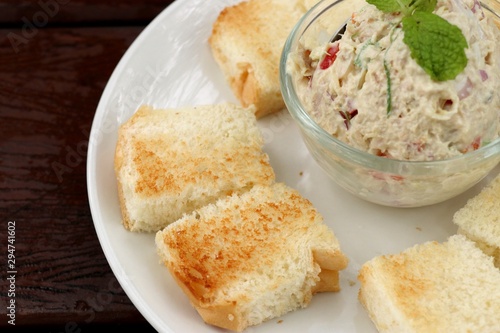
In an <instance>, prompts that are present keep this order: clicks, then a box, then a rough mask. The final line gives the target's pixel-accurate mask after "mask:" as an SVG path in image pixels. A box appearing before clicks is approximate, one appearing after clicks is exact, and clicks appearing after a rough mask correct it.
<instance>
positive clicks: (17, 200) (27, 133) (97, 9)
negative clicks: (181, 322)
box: [0, 0, 172, 333]
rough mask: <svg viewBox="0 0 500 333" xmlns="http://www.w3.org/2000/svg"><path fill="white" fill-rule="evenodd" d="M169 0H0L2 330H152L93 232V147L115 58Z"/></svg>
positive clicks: (0, 325) (0, 327) (0, 312)
mask: <svg viewBox="0 0 500 333" xmlns="http://www.w3.org/2000/svg"><path fill="white" fill-rule="evenodd" d="M171 2H172V1H168V0H146V1H135V0H114V1H111V0H108V1H101V0H0V189H1V190H0V212H1V214H0V223H1V227H0V246H1V256H2V258H3V259H2V260H1V263H2V265H0V267H1V269H0V271H1V272H2V274H1V276H2V278H1V282H0V295H1V299H0V314H1V316H0V331H2V332H3V331H6V330H9V329H13V330H14V331H33V332H54V333H55V332H74V333H76V332H99V331H109V330H110V329H112V328H132V329H137V330H138V331H139V332H149V331H154V330H153V329H152V327H151V326H150V325H149V324H148V323H147V321H146V320H145V319H144V318H143V317H142V315H141V314H140V313H139V312H138V311H137V309H136V308H135V307H134V305H133V304H132V303H131V301H130V300H129V298H128V297H127V296H126V294H125V293H124V291H123V290H122V288H121V287H120V285H119V284H118V282H117V280H116V278H115V277H114V275H113V273H112V271H111V269H110V267H109V265H108V262H107V261H106V258H105V256H104V254H103V251H102V249H101V246H100V244H99V241H98V239H97V235H96V232H95V229H94V225H93V222H92V217H91V214H90V208H89V204H88V197H87V188H86V151H87V143H88V138H89V132H90V128H91V124H92V120H93V117H94V112H95V110H96V107H97V103H98V101H99V99H100V97H101V94H102V91H103V89H104V87H105V85H106V83H107V81H108V79H109V77H110V75H111V73H112V71H113V69H114V68H115V66H116V64H117V63H118V61H119V60H120V58H121V57H122V55H123V53H124V52H125V51H126V49H127V48H128V46H129V45H130V44H131V43H132V42H133V40H134V39H135V38H136V37H137V36H138V34H139V33H140V32H141V31H142V30H143V29H144V28H145V26H146V25H147V24H148V23H149V22H150V21H151V20H152V19H153V18H154V17H155V16H156V15H157V14H159V13H160V12H161V11H162V10H163V9H165V8H166V7H167V6H168V5H169V4H170V3H171ZM8 245H10V246H8ZM9 255H10V258H9ZM9 260H15V263H14V261H9ZM9 264H10V265H12V266H10V267H9ZM12 301H14V303H13V304H14V306H13V305H12V303H11V302H12ZM9 315H10V316H9ZM13 319H14V322H13V321H12V320H13ZM9 322H10V323H9ZM12 323H15V326H14V325H12Z"/></svg>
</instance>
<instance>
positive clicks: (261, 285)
mask: <svg viewBox="0 0 500 333" xmlns="http://www.w3.org/2000/svg"><path fill="white" fill-rule="evenodd" d="M156 245H157V249H158V254H159V256H160V257H161V261H162V262H163V263H164V264H165V265H166V266H167V267H168V269H169V271H170V273H171V274H172V276H173V277H174V278H175V280H176V281H177V283H178V284H179V286H180V287H181V288H182V290H183V291H184V292H185V293H186V294H187V296H188V297H189V299H190V301H191V304H192V305H193V306H194V307H195V308H196V310H197V311H198V313H199V314H200V315H201V317H202V318H203V320H204V321H205V322H207V323H209V324H212V325H215V326H219V327H223V328H227V329H230V330H234V331H242V330H243V329H245V328H246V327H248V326H252V325H257V324H260V323H262V322H264V321H266V320H268V319H271V318H275V317H278V316H281V315H283V314H285V313H287V312H289V311H293V310H296V309H299V308H302V307H305V306H307V305H308V304H309V302H310V301H311V298H312V295H313V294H314V293H316V292H321V291H338V290H339V289H340V287H339V272H338V271H339V270H342V269H344V268H345V267H346V266H347V262H348V260H347V258H346V256H345V255H344V254H343V252H342V251H341V249H340V246H339V243H338V240H337V239H336V237H335V235H334V233H333V232H332V231H331V230H330V229H329V228H328V227H327V225H326V224H325V223H324V222H323V218H322V216H321V215H320V214H319V213H318V211H317V210H316V209H315V208H314V207H313V205H312V204H311V202H309V201H308V200H306V199H305V198H304V197H302V196H301V195H300V194H299V193H298V192H297V191H296V190H293V189H291V188H289V187H287V186H286V185H284V184H282V183H275V184H273V185H271V186H261V185H256V186H255V187H253V188H252V189H251V190H250V191H248V192H246V193H244V194H242V195H240V196H238V195H233V196H231V197H227V198H225V199H221V200H219V201H218V202H217V203H216V204H212V205H208V206H205V207H203V208H201V209H199V210H197V211H196V212H193V213H192V214H190V215H187V216H185V217H183V218H181V219H180V220H178V221H176V222H175V223H173V224H171V225H169V226H168V227H166V228H165V229H164V230H162V231H159V232H158V233H157V234H156Z"/></svg>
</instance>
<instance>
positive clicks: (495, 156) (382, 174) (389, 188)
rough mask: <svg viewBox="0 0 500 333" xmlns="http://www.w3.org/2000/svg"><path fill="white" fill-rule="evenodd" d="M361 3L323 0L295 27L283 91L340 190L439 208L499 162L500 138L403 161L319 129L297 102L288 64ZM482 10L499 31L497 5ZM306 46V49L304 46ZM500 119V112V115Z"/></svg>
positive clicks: (310, 144) (378, 199) (317, 156)
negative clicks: (450, 153)
mask: <svg viewBox="0 0 500 333" xmlns="http://www.w3.org/2000/svg"><path fill="white" fill-rule="evenodd" d="M363 4H364V1H362V0H337V1H332V0H323V1H320V2H319V3H318V4H317V5H316V6H314V7H312V8H311V9H310V10H309V11H308V12H307V13H306V14H305V15H304V16H303V17H302V18H301V20H300V21H299V22H298V23H297V24H296V25H295V27H294V28H293V30H292V31H291V33H290V35H289V37H288V39H287V40H286V43H285V45H284V49H283V53H282V57H281V61H280V84H281V92H282V95H283V98H284V101H285V104H286V107H287V109H288V111H289V112H290V114H291V115H292V118H293V119H294V121H295V123H296V124H297V125H298V127H299V129H300V132H301V135H302V138H303V140H304V142H305V145H306V147H307V149H308V150H309V152H310V154H311V155H312V157H313V158H314V160H315V161H316V162H317V163H318V164H319V165H320V166H321V167H322V169H323V170H324V171H325V172H326V173H327V174H328V175H329V176H330V177H331V178H332V179H333V180H334V181H335V182H336V183H337V184H339V185H340V186H341V187H343V188H344V189H345V190H347V191H349V192H350V193H352V194H354V195H356V196H357V197H359V198H362V199H364V200H367V201H370V202H374V203H377V204H381V205H385V206H393V207H420V206H426V205H431V204H436V203H439V202H442V201H445V200H448V199H450V198H452V197H454V196H457V195H458V194H460V193H463V192H464V191H466V190H467V189H469V188H470V187H472V186H473V185H475V184H476V183H478V182H479V181H480V180H481V179H483V178H484V177H485V176H486V175H487V174H488V173H489V172H490V171H491V170H492V169H493V168H495V166H496V165H497V164H498V163H499V162H500V138H497V139H496V140H494V141H492V142H490V143H489V144H487V145H485V146H482V147H480V148H479V149H477V150H474V151H471V152H468V153H465V154H463V155H460V156H457V157H453V158H449V159H443V160H434V161H403V160H395V159H390V158H386V157H381V156H376V155H373V154H370V153H368V152H364V151H361V150H358V149H356V148H353V147H351V146H349V145H348V144H346V143H344V142H342V141H340V140H338V139H336V138H335V137H333V136H332V135H330V134H329V133H327V132H326V131H325V130H324V129H323V128H321V127H320V126H319V125H318V124H317V123H316V122H315V121H314V120H313V119H312V118H311V116H310V114H309V113H308V110H306V109H305V108H304V106H303V105H302V103H301V101H300V100H299V97H298V94H297V91H296V90H295V86H294V78H293V77H292V76H291V75H290V73H288V72H287V70H286V69H287V62H288V61H289V58H290V57H291V55H293V54H294V52H298V49H299V47H301V48H302V49H301V50H303V48H304V47H306V48H308V49H309V50H310V49H312V48H314V46H317V45H321V44H325V43H326V42H328V41H329V40H330V39H331V37H332V36H333V34H334V33H335V31H337V30H338V29H339V28H340V27H341V26H342V25H343V24H344V22H346V20H347V19H349V18H350V17H351V14H352V12H353V11H355V10H356V9H357V8H356V7H357V6H358V7H359V6H360V5H363ZM482 5H483V10H484V12H485V14H486V15H489V16H491V17H492V18H493V20H494V21H495V23H496V24H497V26H498V27H500V17H499V15H498V13H499V12H500V5H499V2H498V1H496V0H491V1H483V2H482ZM306 44H307V45H306ZM499 116H500V110H499Z"/></svg>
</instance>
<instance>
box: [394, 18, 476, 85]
mask: <svg viewBox="0 0 500 333" xmlns="http://www.w3.org/2000/svg"><path fill="white" fill-rule="evenodd" d="M403 31H404V34H405V36H404V38H403V41H404V43H405V44H406V45H408V47H409V48H410V52H411V57H412V58H413V59H415V61H416V62H417V63H418V64H419V65H420V66H421V67H422V68H423V69H424V70H425V71H426V72H427V73H428V74H429V75H430V76H431V78H432V79H433V80H436V81H446V80H452V79H454V78H455V77H456V76H457V75H458V74H460V72H462V71H463V69H464V68H465V66H466V65H467V57H466V55H465V48H467V47H468V46H467V40H466V39H465V37H464V36H463V34H462V31H461V30H460V29H459V28H458V27H457V26H455V25H453V24H451V23H449V22H448V21H446V20H445V19H443V18H441V17H440V16H438V15H435V14H432V13H428V12H422V11H416V12H414V13H413V15H411V16H406V17H404V18H403Z"/></svg>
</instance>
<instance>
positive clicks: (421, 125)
mask: <svg viewBox="0 0 500 333" xmlns="http://www.w3.org/2000/svg"><path fill="white" fill-rule="evenodd" d="M432 13H433V14H435V15H437V16H439V17H441V18H443V19H445V20H446V21H447V22H449V23H450V24H452V25H454V26H456V27H457V28H458V29H460V31H461V33H462V34H463V37H464V39H465V42H466V44H465V47H464V48H463V50H464V54H465V57H466V59H465V60H466V64H464V67H463V69H460V72H459V73H458V74H457V75H456V76H455V77H454V78H452V79H446V80H438V79H436V78H435V77H433V76H432V75H429V73H428V72H426V70H425V69H424V68H423V67H422V66H421V64H419V63H417V61H416V60H415V59H414V57H412V54H411V50H410V48H409V47H408V45H407V43H405V41H404V37H405V32H404V29H403V28H402V26H403V23H402V15H403V14H401V13H399V12H393V13H387V12H384V11H381V10H379V9H378V8H377V7H376V6H375V5H372V4H366V5H364V6H363V7H362V8H361V9H360V10H359V11H357V12H355V13H353V14H352V17H351V18H350V19H349V20H348V21H347V26H346V30H345V32H344V33H343V35H342V37H341V39H339V40H337V41H335V42H331V41H327V43H325V44H324V45H320V46H318V47H316V48H313V49H307V48H305V47H304V46H303V47H302V48H301V49H300V51H299V52H297V53H296V54H295V55H294V56H293V57H291V58H290V59H289V60H291V61H289V63H288V65H287V71H288V72H289V73H290V74H291V75H292V76H293V77H294V80H295V82H294V83H295V86H296V91H297V94H298V96H299V99H300V101H301V103H302V105H303V106H304V108H305V110H307V111H308V113H309V114H310V116H311V117H312V118H313V119H314V120H315V121H316V122H317V123H318V124H319V125H320V126H321V127H322V128H323V129H324V130H326V131H327V132H328V133H330V134H331V135H332V136H334V137H335V138H337V139H339V140H341V141H343V142H345V143H346V144H348V145H350V146H352V147H355V148H357V149H359V150H362V151H366V152H369V153H371V154H374V155H378V156H383V157H387V158H392V159H397V160H407V161H432V160H441V159H447V158H451V157H454V156H458V155H461V154H465V153H467V152H469V151H472V150H476V149H478V148H480V147H481V146H483V145H486V144H488V143H489V142H491V141H493V140H495V139H496V138H497V137H498V136H499V134H500V46H499V42H498V41H500V32H499V29H498V27H497V26H495V25H494V23H492V22H491V20H490V19H489V18H488V17H487V16H486V15H485V13H484V12H483V9H482V8H481V5H480V3H479V2H478V1H477V0H438V1H437V3H436V4H435V8H434V9H433V11H432ZM453 57H454V55H453V54H451V55H450V56H449V58H450V61H454V59H452V58H453Z"/></svg>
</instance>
